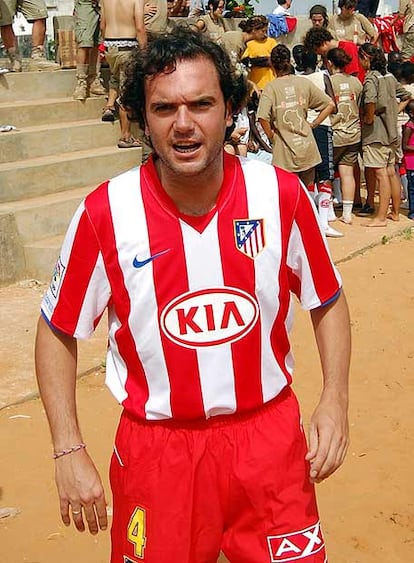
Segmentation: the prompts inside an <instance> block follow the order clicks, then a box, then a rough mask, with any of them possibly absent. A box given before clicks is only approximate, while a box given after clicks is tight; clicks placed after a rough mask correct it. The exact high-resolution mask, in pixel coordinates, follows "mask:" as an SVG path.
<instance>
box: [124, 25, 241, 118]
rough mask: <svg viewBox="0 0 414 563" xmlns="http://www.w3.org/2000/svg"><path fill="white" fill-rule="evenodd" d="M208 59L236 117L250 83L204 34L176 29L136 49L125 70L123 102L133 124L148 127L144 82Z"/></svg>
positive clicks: (183, 28)
mask: <svg viewBox="0 0 414 563" xmlns="http://www.w3.org/2000/svg"><path fill="white" fill-rule="evenodd" d="M199 58H206V59H209V60H210V61H211V62H212V63H213V64H214V66H215V67H216V70H217V75H218V78H219V82H220V88H221V91H222V93H223V98H224V102H225V103H227V102H230V106H231V111H232V113H237V112H238V111H239V110H240V108H241V107H242V105H243V103H244V101H245V100H246V98H247V82H246V79H245V77H244V76H243V74H242V73H240V72H237V70H236V69H235V68H234V67H233V66H232V64H231V62H230V58H229V56H228V55H227V53H226V52H225V51H224V49H223V48H222V47H220V46H219V45H217V43H213V41H210V40H209V39H207V38H206V37H205V36H204V35H203V34H202V33H199V32H198V31H193V30H191V29H189V28H185V27H181V26H179V27H177V29H175V30H174V33H172V34H166V35H156V36H154V37H152V38H150V40H149V41H148V45H147V47H146V48H145V49H139V48H137V49H135V50H134V51H133V52H132V53H131V55H130V57H129V60H128V63H127V65H126V68H125V81H124V83H123V87H122V91H121V96H120V102H121V104H122V106H123V107H124V108H125V110H126V111H127V113H128V116H129V118H130V119H131V121H138V123H139V124H140V126H141V127H142V128H144V125H145V119H144V116H145V82H146V80H150V79H151V78H153V77H155V76H157V75H159V74H161V73H170V72H174V70H175V68H176V64H177V62H179V61H188V60H195V59H199Z"/></svg>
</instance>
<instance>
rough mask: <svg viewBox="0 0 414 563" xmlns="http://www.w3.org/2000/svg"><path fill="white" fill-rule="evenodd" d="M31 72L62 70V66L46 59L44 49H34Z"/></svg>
mask: <svg viewBox="0 0 414 563" xmlns="http://www.w3.org/2000/svg"><path fill="white" fill-rule="evenodd" d="M30 70H38V71H48V70H60V65H59V64H58V63H54V62H53V61H49V60H48V59H47V58H46V55H45V50H44V48H43V47H33V49H32V57H31V60H30Z"/></svg>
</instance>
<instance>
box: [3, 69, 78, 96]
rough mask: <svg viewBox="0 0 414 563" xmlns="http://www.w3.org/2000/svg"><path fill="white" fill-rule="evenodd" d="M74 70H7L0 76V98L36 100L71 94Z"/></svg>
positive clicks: (74, 75) (73, 83)
mask: <svg viewBox="0 0 414 563" xmlns="http://www.w3.org/2000/svg"><path fill="white" fill-rule="evenodd" d="M75 81H76V71H75V70H72V69H70V70H54V71H45V72H8V73H7V74H2V75H1V77H0V99H1V100H2V101H3V102H14V101H16V100H37V99H39V98H47V97H50V98H59V97H62V98H64V97H67V96H71V95H72V91H73V88H74V85H75Z"/></svg>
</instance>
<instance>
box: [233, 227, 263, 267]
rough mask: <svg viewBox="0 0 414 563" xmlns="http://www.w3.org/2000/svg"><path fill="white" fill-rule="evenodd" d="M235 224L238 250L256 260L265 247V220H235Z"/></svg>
mask: <svg viewBox="0 0 414 563" xmlns="http://www.w3.org/2000/svg"><path fill="white" fill-rule="evenodd" d="M233 222H234V236H235V239H236V247H237V249H238V250H240V252H243V254H246V256H249V257H250V258H256V256H257V255H258V254H259V253H260V252H261V251H262V250H263V249H264V247H265V236H264V221H263V219H235V220H234V221H233Z"/></svg>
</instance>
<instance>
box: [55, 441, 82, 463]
mask: <svg viewBox="0 0 414 563" xmlns="http://www.w3.org/2000/svg"><path fill="white" fill-rule="evenodd" d="M84 448H86V444H84V443H83V442H82V443H81V444H76V446H72V447H71V448H67V449H65V450H61V451H60V452H53V459H58V458H59V457H62V456H64V455H68V454H72V453H73V452H78V451H79V450H83V449H84Z"/></svg>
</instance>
